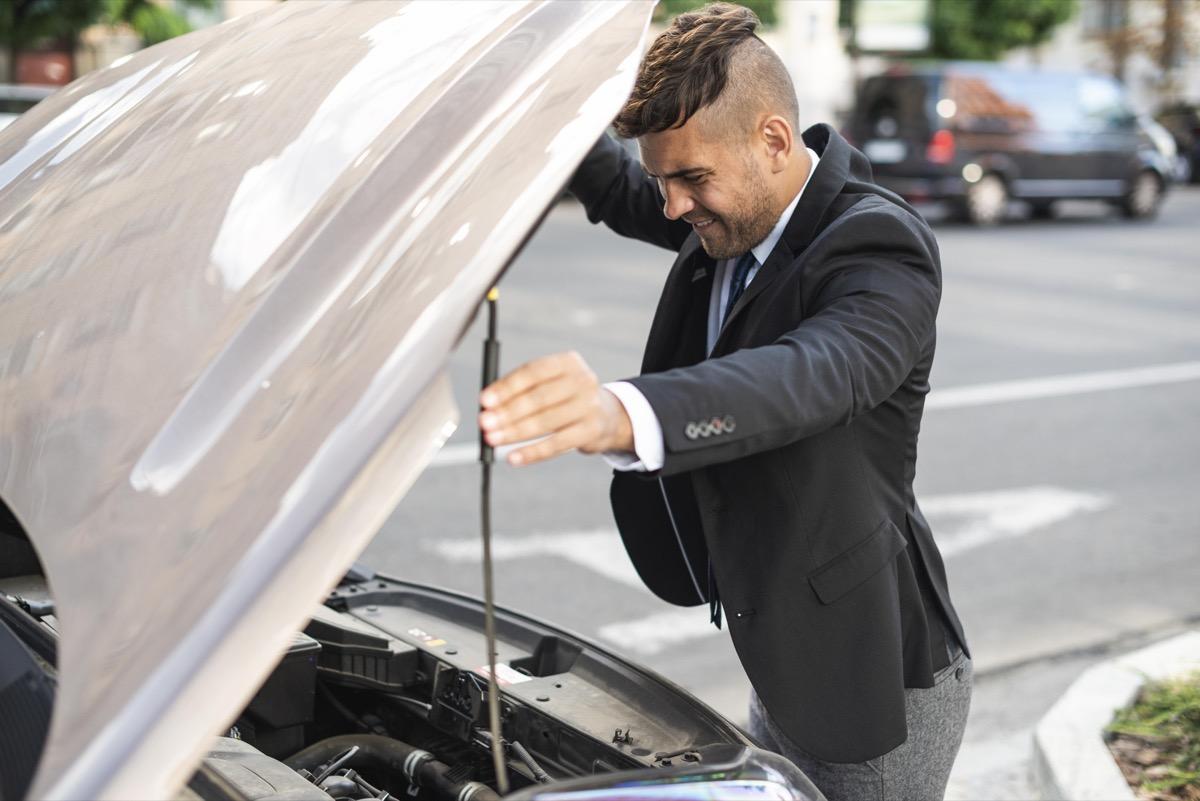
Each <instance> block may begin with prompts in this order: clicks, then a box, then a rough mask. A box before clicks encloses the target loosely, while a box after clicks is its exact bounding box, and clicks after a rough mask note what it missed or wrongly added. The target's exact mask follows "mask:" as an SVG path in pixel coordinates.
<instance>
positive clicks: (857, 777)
mask: <svg viewBox="0 0 1200 801" xmlns="http://www.w3.org/2000/svg"><path fill="white" fill-rule="evenodd" d="M757 22H758V20H757V19H756V18H755V17H754V15H753V14H752V13H751V12H749V11H748V10H746V9H744V8H741V7H738V6H731V5H725V4H714V5H711V6H708V7H706V8H705V9H702V10H700V11H698V12H694V13H690V14H684V15H681V16H679V17H677V18H676V20H675V22H674V23H673V24H672V26H671V28H670V29H668V30H667V31H666V32H664V33H663V34H662V35H661V36H660V37H659V38H658V39H657V40H656V41H655V43H654V44H653V46H652V47H651V48H650V50H649V51H648V52H647V54H646V56H645V58H644V60H643V62H642V65H641V68H640V70H639V74H638V79H637V82H636V85H635V88H634V91H633V94H632V96H631V97H630V99H629V100H628V101H627V103H626V105H625V107H624V108H623V109H622V111H621V113H620V115H619V116H618V118H617V120H616V122H615V125H616V128H617V130H618V132H619V133H621V134H622V135H623V136H627V137H636V138H637V139H638V142H639V146H640V150H641V160H642V164H639V163H638V162H637V161H635V160H634V159H632V158H631V157H630V156H629V155H628V154H627V153H626V152H625V151H624V150H623V149H622V148H621V147H619V146H618V145H617V144H616V143H614V142H613V141H612V140H610V139H608V138H607V137H605V138H603V139H602V140H601V141H600V142H599V143H597V145H596V147H595V148H594V149H593V150H592V152H591V153H590V154H589V156H588V157H587V159H586V160H585V161H584V163H583V164H582V165H581V167H580V168H579V170H578V171H577V173H576V175H575V177H574V179H573V180H572V182H571V186H570V189H571V191H572V192H573V193H574V194H575V195H576V196H577V197H578V198H579V199H580V201H582V203H583V204H584V206H585V208H586V209H587V213H588V216H589V218H590V219H591V220H592V221H593V222H599V221H603V222H604V223H605V224H606V225H608V226H609V227H610V228H612V229H613V230H615V231H616V232H618V233H620V234H623V235H625V236H631V237H635V238H637V239H640V240H643V241H646V242H650V243H653V244H656V245H660V246H662V247H665V248H668V249H670V250H673V251H677V253H678V255H677V257H676V259H675V264H674V266H673V268H672V269H671V272H670V274H669V275H668V276H667V280H666V284H665V286H664V288H663V293H662V297H661V299H660V302H659V305H658V310H657V312H656V314H655V317H654V322H653V324H652V327H651V331H650V336H649V340H648V342H647V344H646V352H645V356H644V359H643V363H642V371H641V375H640V376H638V377H636V378H631V379H629V380H628V381H623V382H615V383H611V384H605V385H600V384H599V383H598V381H597V379H596V376H595V374H594V373H593V372H592V371H591V370H590V369H589V368H588V367H587V365H586V363H585V362H584V361H583V359H582V358H581V357H580V356H579V355H578V354H575V353H567V354H557V355H554V356H548V357H545V358H542V359H538V360H535V361H533V362H530V363H528V364H526V365H523V366H522V367H520V368H518V369H516V370H515V371H513V372H511V373H509V374H508V375H506V376H504V377H503V378H501V379H500V380H498V381H497V382H495V383H494V384H492V385H491V386H489V387H487V388H485V390H484V391H483V393H482V394H481V404H482V406H483V407H484V409H483V411H482V412H481V414H480V425H481V426H482V428H483V430H484V432H485V436H486V437H487V439H488V441H489V442H490V443H492V444H494V445H500V444H505V443H512V442H518V441H522V440H527V439H531V438H534V437H544V439H542V440H540V441H538V442H535V443H533V444H528V445H525V446H524V447H522V448H520V449H518V450H515V451H513V452H512V453H511V454H510V456H509V460H510V461H511V462H512V463H514V464H531V463H534V462H537V461H541V460H543V459H547V458H550V457H552V456H555V455H558V454H560V453H563V452H566V451H569V450H572V449H578V450H580V451H583V452H587V453H602V454H604V455H605V456H606V458H608V459H609V460H610V462H612V463H613V464H614V466H615V467H616V468H617V469H616V472H615V474H614V478H613V483H612V490H611V499H612V506H613V512H614V516H615V518H616V520H617V524H618V528H619V529H620V531H621V536H622V538H623V540H624V542H625V546H626V548H627V550H628V552H629V554H630V557H631V559H632V560H633V563H634V565H635V567H636V568H637V570H638V573H639V574H640V575H641V577H642V579H643V580H644V581H645V582H646V584H647V586H649V587H650V589H651V590H652V591H654V592H655V593H656V594H657V595H659V596H660V597H661V598H663V599H664V600H666V601H669V602H671V603H674V604H680V605H685V606H686V605H698V604H708V605H709V609H710V614H711V615H712V620H713V622H714V623H715V624H716V625H718V626H720V625H721V616H722V615H721V612H722V609H724V612H725V615H726V617H727V619H728V625H729V630H730V634H731V636H732V638H733V642H734V645H735V647H736V649H737V652H738V655H739V657H740V659H741V661H742V664H743V666H744V667H745V669H746V672H747V674H748V676H749V678H750V681H751V684H752V685H753V688H754V692H753V693H752V696H751V710H750V712H751V719H750V723H751V732H752V733H753V734H754V735H755V736H756V738H757V739H759V740H760V741H761V742H762V743H763V744H764V745H766V746H767V747H769V748H771V749H773V750H776V751H779V752H780V753H783V754H784V755H785V756H787V757H789V758H790V759H792V760H793V761H794V762H796V764H797V765H799V766H800V767H801V768H802V769H803V770H805V772H806V773H808V775H809V777H810V778H811V779H812V780H813V782H814V783H815V784H816V785H817V786H818V787H819V788H820V789H821V790H822V791H823V792H824V793H825V795H826V796H827V797H828V798H829V799H831V801H837V800H838V799H855V800H856V801H857V800H858V799H867V798H888V799H891V798H905V799H913V798H941V797H942V795H943V794H944V791H945V786H946V783H947V779H948V776H949V772H950V768H951V766H952V764H953V761H954V757H955V755H956V753H957V751H958V747H959V744H960V742H961V739H962V733H963V729H964V727H965V725H966V716H967V710H968V708H969V704H970V693H971V661H970V653H969V650H968V649H967V645H966V638H965V636H964V634H963V629H962V625H961V624H960V622H959V619H958V615H957V613H956V612H955V610H954V607H953V605H952V603H951V601H950V596H949V589H948V586H947V582H946V575H945V569H944V567H943V565H942V560H941V556H940V554H939V553H938V548H937V545H936V543H935V542H934V540H933V537H932V535H931V533H930V530H929V525H928V523H927V522H926V521H925V518H924V517H923V515H922V514H921V511H920V509H919V507H918V506H917V502H916V500H915V498H914V495H913V490H912V482H913V477H914V475H915V471H916V453H917V432H918V429H919V427H920V420H921V413H922V408H923V404H924V396H925V394H926V393H927V392H928V389H929V386H928V376H929V370H930V366H931V364H932V361H933V353H934V322H935V318H936V315H937V308H938V302H939V298H940V291H941V275H940V267H939V258H938V250H937V244H936V242H935V240H934V237H933V234H932V233H931V231H930V230H929V228H928V226H927V225H926V224H925V223H924V221H923V220H922V219H921V217H920V216H919V215H918V214H917V213H916V212H915V211H914V210H913V209H912V208H911V207H909V206H908V205H907V204H906V203H904V202H903V201H902V200H900V199H899V198H898V197H896V196H895V195H893V194H891V193H890V192H888V191H886V190H884V189H881V188H880V187H878V186H876V185H874V184H873V183H871V172H870V167H869V165H868V163H867V161H866V159H865V158H864V157H863V156H862V154H861V153H859V152H858V151H856V150H854V149H853V148H851V147H850V146H849V145H848V144H847V143H846V142H845V140H843V139H842V138H841V137H840V136H839V135H838V134H837V133H836V132H835V131H834V130H833V129H832V128H830V127H829V126H827V125H815V126H813V127H811V128H809V129H808V130H806V131H805V132H804V133H803V135H802V137H797V135H796V131H798V130H799V123H798V116H799V113H798V109H797V102H796V97H795V91H794V89H793V88H792V84H791V81H790V78H789V77H788V74H787V71H786V70H785V69H784V67H783V64H782V63H781V62H780V60H779V58H778V57H777V56H776V55H775V53H774V52H772V51H771V49H770V48H769V47H768V46H767V45H765V44H764V43H763V42H762V41H761V40H760V39H759V38H758V37H757V36H755V35H754V30H755V27H756V26H757ZM643 165H644V166H643Z"/></svg>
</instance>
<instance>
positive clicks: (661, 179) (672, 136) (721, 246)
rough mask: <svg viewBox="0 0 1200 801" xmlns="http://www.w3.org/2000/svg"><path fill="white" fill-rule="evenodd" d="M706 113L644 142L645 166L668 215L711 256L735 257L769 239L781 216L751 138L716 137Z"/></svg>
mask: <svg viewBox="0 0 1200 801" xmlns="http://www.w3.org/2000/svg"><path fill="white" fill-rule="evenodd" d="M701 114H703V112H702V113H701ZM701 114H697V115H695V116H693V117H692V118H691V119H690V120H688V122H687V124H685V125H684V126H683V127H681V128H669V129H667V130H665V131H662V132H660V133H652V134H646V135H645V136H642V137H641V138H639V139H638V143H639V145H640V146H641V152H642V164H643V165H644V167H645V169H646V171H647V172H648V173H649V174H650V175H652V176H653V177H654V178H656V179H657V180H658V189H659V191H660V192H661V193H662V196H663V214H665V215H666V216H667V217H669V218H670V219H672V220H675V219H679V218H681V217H682V218H683V219H684V220H685V221H687V222H689V223H691V224H692V230H694V231H695V232H696V235H697V236H699V237H700V243H701V244H702V245H703V246H704V250H705V252H706V253H708V255H709V256H711V257H713V258H714V259H729V258H734V257H736V256H740V255H741V254H743V253H745V252H746V251H748V250H750V249H751V248H753V247H754V246H755V245H757V244H758V243H760V242H762V241H763V240H764V239H766V237H767V234H769V233H771V229H772V228H774V227H775V223H776V222H777V221H778V219H777V218H778V216H779V215H778V212H775V211H774V208H775V203H774V200H773V197H772V193H771V189H770V187H769V185H768V182H767V171H766V168H765V165H763V164H761V163H759V158H758V154H757V153H756V152H755V148H754V146H753V142H752V141H751V137H750V136H749V135H741V134H729V135H725V136H716V135H713V133H712V131H711V130H710V128H711V126H706V125H705V124H704V123H705V120H704V119H703V118H702V116H701Z"/></svg>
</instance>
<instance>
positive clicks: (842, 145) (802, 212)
mask: <svg viewBox="0 0 1200 801" xmlns="http://www.w3.org/2000/svg"><path fill="white" fill-rule="evenodd" d="M804 144H805V145H807V146H808V147H811V148H812V149H813V150H814V151H816V153H817V155H818V156H820V161H819V162H818V163H817V169H816V170H815V171H814V172H813V175H812V178H811V179H810V180H809V182H808V186H806V187H805V188H804V194H802V195H801V196H800V201H799V202H798V203H797V204H796V208H795V210H793V211H792V216H791V219H789V220H788V223H787V226H786V227H785V228H784V229H783V236H782V237H780V239H779V243H778V244H777V245H775V249H774V250H772V251H771V255H770V256H768V257H767V263H766V264H764V265H763V266H762V267H760V268H759V270H758V273H757V274H756V275H755V276H754V280H753V281H751V282H750V285H749V286H747V287H746V291H745V292H743V293H742V296H741V297H740V298H738V302H737V303H735V304H734V306H733V309H732V310H731V311H730V313H729V317H728V319H726V320H725V325H724V327H723V328H722V329H721V334H720V336H718V337H717V341H716V343H715V345H714V347H713V355H714V356H715V355H717V354H718V352H719V351H720V349H721V347H722V346H723V345H724V344H726V340H727V339H728V332H729V330H730V329H731V327H732V326H731V325H730V323H732V322H734V321H735V320H736V319H737V317H738V316H739V315H741V313H742V310H743V309H745V308H746V307H747V306H748V305H750V304H751V303H752V302H753V301H754V299H755V298H756V297H758V296H759V295H761V294H762V293H763V292H764V291H765V290H766V289H767V287H769V286H770V285H771V282H772V281H774V280H775V279H776V278H778V277H779V275H780V274H781V273H782V272H783V271H784V270H786V269H787V268H789V267H790V266H791V265H792V262H793V261H794V260H795V259H796V258H797V257H798V256H799V255H800V254H801V253H803V252H804V249H805V248H807V247H808V245H809V243H811V242H812V241H813V239H814V238H815V237H816V235H817V233H818V232H819V230H820V229H821V228H822V227H823V226H821V222H822V220H823V219H824V217H825V213H826V212H827V211H828V210H829V206H830V204H832V203H833V201H834V199H835V198H836V197H837V196H838V194H839V193H840V192H841V191H842V187H844V186H845V185H846V178H847V177H848V175H849V171H850V146H849V145H848V144H847V143H846V140H844V139H842V138H841V137H840V136H838V135H837V134H836V133H834V132H833V129H832V128H830V127H829V126H828V125H824V124H821V125H814V126H812V127H811V128H809V129H808V130H807V131H805V132H804Z"/></svg>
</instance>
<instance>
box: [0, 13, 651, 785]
mask: <svg viewBox="0 0 1200 801" xmlns="http://www.w3.org/2000/svg"><path fill="white" fill-rule="evenodd" d="M649 16H650V4H649V3H645V2H634V3H618V2H609V0H598V1H597V2H569V3H554V2H552V3H537V2H528V3H525V2H505V3H483V2H477V1H476V0H468V2H464V3H461V4H458V5H455V4H452V3H449V2H436V3H434V2H414V3H410V4H400V3H395V4H393V3H385V2H363V3H358V4H343V3H311V2H305V3H283V4H280V5H279V6H278V7H275V8H272V9H269V10H267V11H265V12H262V13H259V14H254V15H251V16H249V17H244V18H239V19H236V20H233V21H230V22H227V23H225V24H223V25H220V26H216V27H214V28H210V29H206V30H203V31H199V32H197V33H194V34H191V35H188V36H185V37H181V38H179V39H175V40H172V41H169V42H167V43H164V44H162V45H159V46H157V47H154V48H151V49H148V50H145V51H142V52H140V53H138V54H136V55H134V56H132V57H129V58H126V59H122V60H121V61H119V62H118V63H116V64H114V65H112V66H111V67H109V68H106V69H104V70H101V71H98V72H96V73H92V74H90V75H87V76H85V77H84V78H82V79H80V80H79V81H77V82H76V83H74V84H72V85H71V86H69V87H67V88H66V89H64V90H62V91H61V92H59V93H57V94H56V95H54V96H53V97H51V98H49V99H48V100H46V101H44V102H43V103H42V104H41V105H39V106H37V107H36V108H34V109H33V110H31V111H30V112H28V113H27V114H26V115H25V116H23V117H22V118H21V119H20V120H18V121H17V122H16V123H15V124H14V125H12V126H11V127H10V128H8V129H7V130H6V131H5V132H4V134H3V135H2V136H0V252H2V253H3V254H4V258H3V262H2V264H0V497H2V498H3V500H4V501H5V502H6V503H7V504H8V506H9V507H10V509H11V510H12V511H13V512H14V513H15V515H16V517H17V518H18V520H20V522H21V523H22V524H23V526H24V527H25V529H26V531H27V532H28V533H29V534H30V536H31V538H32V540H33V542H34V544H35V546H36V548H37V550H38V552H39V554H40V556H41V559H42V561H43V564H44V566H45V568H46V572H47V577H48V579H49V583H50V586H51V590H52V592H53V595H54V598H55V600H56V604H57V616H58V620H59V625H60V632H61V642H60V644H59V685H58V692H57V698H56V702H55V708H54V715H53V722H52V726H51V733H50V737H49V740H48V742H47V744H46V748H45V751H44V752H43V757H42V762H41V765H40V767H39V771H38V774H37V776H36V778H35V783H34V786H33V788H32V791H31V795H32V796H34V797H38V798H161V797H166V796H169V795H170V794H172V793H173V792H175V791H177V790H178V788H179V787H180V785H181V784H182V783H183V782H184V781H186V779H187V777H188V776H189V775H190V772H191V771H192V770H194V768H195V766H196V764H197V763H198V761H199V758H200V757H201V755H202V754H203V752H204V750H205V748H206V746H207V743H208V742H209V738H210V737H211V736H212V735H213V734H214V733H216V732H218V731H219V730H221V729H222V728H223V727H225V726H227V725H229V723H230V721H231V719H232V718H233V716H234V715H236V714H237V712H238V711H239V710H240V709H241V707H242V706H244V704H245V703H246V702H247V701H248V700H249V698H250V697H251V695H252V694H253V692H254V690H255V688H256V687H257V685H258V684H259V683H260V682H261V681H262V679H263V678H264V677H265V676H266V674H267V673H268V672H269V670H270V669H271V667H272V666H273V663H274V662H275V660H276V659H277V658H278V657H279V655H280V654H281V653H282V651H283V649H284V647H285V646H286V644H287V642H288V641H289V640H290V638H291V636H292V632H293V631H295V630H296V629H298V628H299V627H300V626H301V625H303V623H304V622H305V620H306V618H307V616H308V615H309V614H310V613H311V611H312V609H313V608H314V606H316V605H317V604H318V603H319V602H320V600H321V599H322V598H323V597H324V595H325V594H326V593H327V592H328V591H329V589H330V588H331V587H332V586H333V585H334V584H335V583H336V582H337V580H338V579H339V577H340V576H342V575H343V573H344V572H345V570H346V569H347V567H348V566H349V565H350V564H351V563H352V561H353V559H354V558H355V557H356V556H357V555H358V554H359V553H360V552H361V551H362V549H363V548H364V547H365V546H366V544H367V542H368V541H369V539H370V538H371V536H372V535H373V534H374V533H375V532H376V531H378V529H379V527H380V525H381V524H382V522H383V521H384V519H385V517H386V516H387V515H388V513H389V512H390V511H391V510H392V509H393V508H394V507H395V505H396V503H397V502H398V501H399V499H400V497H401V496H402V495H403V494H404V492H405V490H406V489H407V488H408V486H409V485H410V484H411V482H412V481H413V479H414V478H415V477H416V475H417V473H418V472H419V471H420V470H421V469H422V468H423V467H424V465H425V464H426V463H427V462H428V460H429V459H430V457H431V456H432V454H433V452H434V451H435V450H436V449H437V448H438V447H439V446H440V445H441V443H442V442H443V441H444V440H445V439H446V437H447V436H448V435H449V433H450V431H451V430H452V428H453V426H454V423H455V422H456V413H455V409H454V406H453V403H452V402H451V400H450V394H449V392H448V388H447V384H446V381H445V378H444V373H443V370H444V366H445V363H446V361H447V358H448V355H449V353H450V352H451V350H452V349H453V347H454V346H455V344H456V342H457V340H458V339H459V337H460V336H461V334H462V332H463V331H464V329H465V328H466V326H467V325H468V324H469V322H470V320H471V318H472V315H473V313H474V310H475V308H476V307H477V304H478V302H479V301H480V299H481V298H482V297H483V296H484V294H485V293H486V291H487V289H488V288H489V287H490V286H491V285H492V283H493V281H495V280H496V278H497V276H498V274H499V273H500V271H501V270H502V269H503V267H504V266H505V264H506V263H507V262H508V260H509V259H510V258H511V256H512V254H513V253H514V252H515V250H516V249H517V248H518V247H519V245H520V243H521V242H522V241H523V239H524V238H525V237H526V236H527V235H528V233H529V231H530V229H531V228H532V226H534V225H535V223H536V221H537V220H538V219H539V217H540V215H541V214H542V213H543V212H544V210H545V209H546V207H547V206H548V204H549V203H551V202H552V201H553V199H554V198H555V196H556V195H557V193H558V192H559V191H560V189H561V186H562V185H563V183H564V182H565V181H566V179H567V178H568V177H569V175H570V173H571V172H572V171H573V169H574V167H575V166H576V165H577V164H578V163H579V161H580V160H581V159H582V157H583V155H584V154H585V153H586V151H587V149H588V148H589V147H590V145H591V144H592V142H593V141H594V140H595V139H596V137H597V136H599V135H600V133H601V132H602V131H603V130H604V128H605V126H606V125H607V124H608V122H609V121H610V120H611V118H612V117H613V115H614V114H615V113H616V111H617V110H618V108H619V106H620V104H621V102H622V101H623V99H624V98H625V96H626V95H627V94H628V91H629V89H630V87H631V86H632V83H633V76H634V72H635V70H636V66H637V60H638V58H639V56H640V53H641V41H642V38H643V37H644V35H645V30H646V26H647V23H648V20H649ZM472 411H473V410H472Z"/></svg>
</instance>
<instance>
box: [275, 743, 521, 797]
mask: <svg viewBox="0 0 1200 801" xmlns="http://www.w3.org/2000/svg"><path fill="white" fill-rule="evenodd" d="M354 746H358V751H357V752H356V753H355V754H354V755H353V756H351V757H350V758H349V759H348V760H346V762H345V764H343V765H342V766H341V767H344V768H354V769H355V770H357V771H359V772H360V773H361V772H362V770H363V768H364V767H368V768H369V767H375V768H382V769H384V770H386V771H388V772H395V773H400V774H402V775H404V776H406V777H408V779H409V781H411V782H412V783H413V784H416V785H418V786H420V787H428V788H430V789H431V790H433V791H434V792H435V793H437V795H439V796H441V797H442V798H445V799H458V801H500V796H499V795H498V794H497V793H496V791H495V790H493V789H492V788H490V787H488V786H487V785H484V784H480V783H479V782H461V781H453V780H451V779H447V778H446V774H447V773H449V772H450V770H451V768H450V766H449V765H446V764H445V763H443V762H439V761H437V760H436V759H435V758H434V756H433V754H431V753H429V752H428V751H425V750H423V749H421V748H417V747H416V746H415V745H409V744H408V743H405V742H402V741H400V740H396V739H393V738H391V737H383V736H380V735H378V734H342V735H339V736H337V737H329V738H327V739H325V740H321V741H320V742H316V743H313V744H312V745H310V746H309V747H308V748H305V749H304V750H303V751H300V752H299V753H296V754H293V755H292V756H290V757H288V758H287V759H286V760H285V761H284V764H286V765H287V766H288V767H289V768H291V769H292V770H301V769H303V770H307V771H308V772H310V773H316V772H317V768H319V767H320V766H321V765H324V764H326V763H328V762H330V761H332V760H334V759H336V758H337V757H339V756H341V755H342V754H344V753H345V752H346V751H348V750H350V749H351V748H353V747H354ZM368 773H369V771H368ZM468 788H470V790H471V792H469V793H465V794H463V793H464V790H467V789H468ZM460 794H461V795H460Z"/></svg>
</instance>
